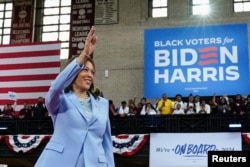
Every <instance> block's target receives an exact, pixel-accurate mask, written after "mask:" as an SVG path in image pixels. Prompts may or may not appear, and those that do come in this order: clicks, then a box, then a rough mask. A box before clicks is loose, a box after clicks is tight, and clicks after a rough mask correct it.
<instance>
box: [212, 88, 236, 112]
mask: <svg viewBox="0 0 250 167" xmlns="http://www.w3.org/2000/svg"><path fill="white" fill-rule="evenodd" d="M226 97H227V96H226V95H223V96H222V97H220V98H219V99H218V100H216V93H214V94H213V98H212V102H213V105H214V106H215V108H214V110H213V112H212V113H213V114H216V113H218V114H223V113H230V111H231V107H230V105H229V104H228V102H227V98H226Z"/></svg>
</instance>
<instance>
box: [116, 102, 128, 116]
mask: <svg viewBox="0 0 250 167" xmlns="http://www.w3.org/2000/svg"><path fill="white" fill-rule="evenodd" d="M118 114H119V115H120V117H125V116H128V115H129V108H128V106H127V102H126V101H122V102H121V106H120V107H119V108H118Z"/></svg>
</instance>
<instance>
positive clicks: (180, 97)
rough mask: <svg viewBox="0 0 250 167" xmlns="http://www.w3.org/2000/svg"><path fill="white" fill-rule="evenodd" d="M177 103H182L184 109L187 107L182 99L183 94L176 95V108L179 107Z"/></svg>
mask: <svg viewBox="0 0 250 167" xmlns="http://www.w3.org/2000/svg"><path fill="white" fill-rule="evenodd" d="M177 104H180V105H181V109H182V110H184V109H185V108H186V106H185V103H184V102H183V101H182V95H181V94H177V95H176V96H175V101H174V109H176V108H177Z"/></svg>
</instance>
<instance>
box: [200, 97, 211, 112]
mask: <svg viewBox="0 0 250 167" xmlns="http://www.w3.org/2000/svg"><path fill="white" fill-rule="evenodd" d="M210 112H211V108H210V105H209V104H207V103H206V101H205V100H204V99H202V100H201V104H200V107H199V110H198V114H210Z"/></svg>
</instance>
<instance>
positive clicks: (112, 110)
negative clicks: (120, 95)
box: [109, 100, 118, 117]
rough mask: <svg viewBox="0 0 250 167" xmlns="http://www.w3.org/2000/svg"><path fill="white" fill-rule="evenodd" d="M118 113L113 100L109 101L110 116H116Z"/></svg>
mask: <svg viewBox="0 0 250 167" xmlns="http://www.w3.org/2000/svg"><path fill="white" fill-rule="evenodd" d="M116 115H118V113H117V112H116V110H115V105H114V103H113V100H109V116H110V117H112V116H116Z"/></svg>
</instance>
